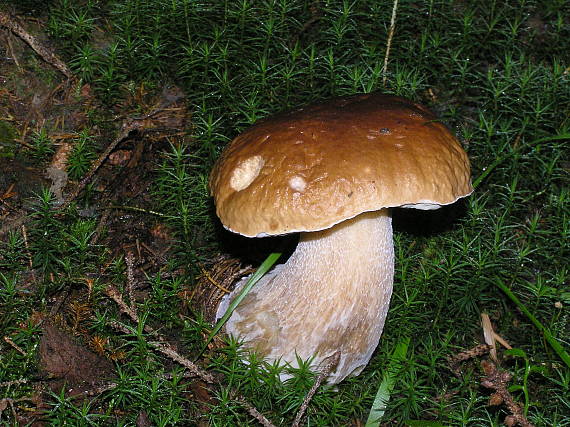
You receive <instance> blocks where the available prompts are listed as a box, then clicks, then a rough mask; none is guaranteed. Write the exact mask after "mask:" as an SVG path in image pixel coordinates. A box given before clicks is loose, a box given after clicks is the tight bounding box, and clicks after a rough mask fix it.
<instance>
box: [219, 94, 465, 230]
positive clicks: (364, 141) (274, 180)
mask: <svg viewBox="0 0 570 427" xmlns="http://www.w3.org/2000/svg"><path fill="white" fill-rule="evenodd" d="M210 189H211V193H212V195H213V197H214V200H215V203H216V210H217V214H218V216H219V218H220V219H221V221H222V223H223V224H224V226H225V227H226V228H228V229H229V230H231V231H234V232H236V233H239V234H242V235H245V236H249V237H254V236H264V235H278V234H285V233H291V232H299V231H316V230H323V229H326V228H329V227H331V226H333V225H335V224H337V223H339V222H342V221H344V220H346V219H349V218H352V217H354V216H356V215H358V214H360V213H363V212H367V211H375V210H379V209H382V208H386V207H395V206H406V207H414V206H412V205H415V207H418V208H420V209H429V208H435V207H438V206H439V205H446V204H450V203H453V202H455V201H456V200H457V199H459V198H461V197H464V196H467V195H469V194H470V193H471V192H472V191H473V189H472V186H471V181H470V173H469V160H468V158H467V155H466V154H465V152H464V151H463V149H462V148H461V146H460V145H459V142H458V141H457V140H456V138H455V137H454V136H453V134H452V133H451V132H450V131H449V129H448V128H447V127H445V126H444V125H443V124H442V123H440V122H438V121H437V118H436V117H435V115H434V114H433V113H432V112H430V111H429V110H428V109H426V108H425V107H423V106H421V105H419V104H415V103H413V102H411V101H409V100H407V99H404V98H400V97H396V96H389V95H381V94H361V95H354V96H348V97H342V98H334V99H332V100H329V101H325V102H322V103H317V104H313V105H309V106H306V107H303V108H298V109H296V110H292V111H289V112H286V113H282V114H279V115H276V116H273V117H270V118H267V119H265V120H262V121H260V122H258V123H257V124H255V125H254V126H252V127H251V128H249V129H248V130H246V131H245V132H244V133H242V134H241V135H239V136H238V137H237V138H235V139H234V140H233V141H232V142H231V143H230V144H229V146H228V147H227V148H226V149H225V151H224V153H223V154H222V156H221V158H220V159H219V160H218V162H217V163H216V165H215V166H214V169H213V170H212V173H211V175H210Z"/></svg>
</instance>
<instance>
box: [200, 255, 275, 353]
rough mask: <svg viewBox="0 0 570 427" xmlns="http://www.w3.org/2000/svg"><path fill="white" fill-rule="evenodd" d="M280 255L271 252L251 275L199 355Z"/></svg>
mask: <svg viewBox="0 0 570 427" xmlns="http://www.w3.org/2000/svg"><path fill="white" fill-rule="evenodd" d="M280 256H281V253H277V252H274V253H272V254H270V255H269V256H268V257H267V258H266V259H265V261H263V263H262V264H261V265H260V266H259V268H258V269H257V270H256V271H255V273H253V274H252V275H251V277H250V278H249V280H248V281H247V283H246V284H245V286H244V287H243V289H242V290H241V292H240V293H239V295H238V296H237V297H236V298H234V300H233V301H232V302H231V304H230V306H229V307H228V310H227V311H226V313H225V314H224V315H223V316H222V318H221V319H220V320H218V323H216V326H215V327H214V329H213V330H212V332H211V333H210V336H208V339H207V340H206V343H205V344H204V346H203V347H202V349H201V350H200V353H199V354H198V357H200V356H201V355H202V353H203V352H204V350H205V349H206V347H207V346H208V344H210V342H212V340H213V339H214V336H216V334H217V333H218V332H219V331H220V329H222V327H223V326H224V325H225V324H226V322H227V321H228V319H229V318H230V316H231V315H232V313H233V312H234V310H235V309H236V307H237V306H238V304H239V303H240V302H241V301H242V300H243V299H244V298H245V296H246V295H247V294H248V293H249V291H250V290H251V288H253V285H255V284H256V283H257V282H258V281H259V279H261V278H262V277H263V276H264V275H265V273H267V272H268V271H269V269H270V268H271V267H273V264H275V263H276V262H277V260H278V259H279V257H280Z"/></svg>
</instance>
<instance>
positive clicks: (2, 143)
mask: <svg viewBox="0 0 570 427" xmlns="http://www.w3.org/2000/svg"><path fill="white" fill-rule="evenodd" d="M17 135H18V133H17V132H16V129H15V128H14V126H12V125H11V124H10V123H8V122H6V121H4V120H0V157H14V148H15V145H16V141H15V140H16V136H17Z"/></svg>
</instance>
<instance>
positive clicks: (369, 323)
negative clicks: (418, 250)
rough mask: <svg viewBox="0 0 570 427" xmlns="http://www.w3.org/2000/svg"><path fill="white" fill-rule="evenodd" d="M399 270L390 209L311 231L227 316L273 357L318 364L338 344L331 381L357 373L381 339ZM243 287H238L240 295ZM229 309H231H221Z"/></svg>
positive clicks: (252, 344)
mask: <svg viewBox="0 0 570 427" xmlns="http://www.w3.org/2000/svg"><path fill="white" fill-rule="evenodd" d="M393 276H394V244H393V240H392V221H391V217H390V213H389V211H388V210H387V209H383V210H381V211H377V212H367V213H364V214H361V215H359V216H357V217H355V218H352V219H350V220H347V221H344V222H342V223H340V224H337V225H335V226H334V227H332V228H330V229H327V230H324V231H319V232H312V233H303V234H301V238H300V241H299V244H298V246H297V248H296V250H295V252H294V253H293V255H291V257H290V258H289V260H288V261H287V262H286V263H285V264H283V265H281V266H277V267H276V268H275V269H274V270H273V271H272V272H270V273H269V274H267V275H266V276H265V277H264V278H263V279H262V280H261V281H260V282H259V283H257V284H256V285H255V286H254V288H253V289H252V290H251V291H250V293H249V294H248V295H247V296H246V298H244V300H243V301H242V302H241V304H240V305H239V306H238V307H237V308H236V310H235V311H234V313H233V314H232V316H231V317H230V319H229V320H228V322H227V324H226V331H227V332H228V333H229V334H232V335H234V336H237V337H240V338H242V339H243V340H244V342H245V343H246V346H248V347H249V348H251V349H254V350H255V351H257V352H259V353H260V354H261V355H263V356H264V357H266V358H267V359H268V360H269V361H274V360H278V359H281V361H283V362H288V363H290V364H291V365H293V366H296V365H297V357H296V356H297V355H298V356H299V357H300V358H301V359H303V360H306V359H308V358H310V357H313V356H314V359H313V361H312V364H313V366H315V367H318V366H319V365H321V364H322V363H323V362H324V361H325V359H327V358H328V357H330V356H332V355H333V354H334V353H335V352H336V351H340V352H341V356H340V361H339V363H338V365H337V368H336V370H335V371H334V372H332V373H331V375H330V377H329V379H328V381H329V383H338V382H340V381H342V380H343V379H344V378H345V377H346V376H348V375H351V374H352V375H357V374H358V373H360V371H361V370H362V369H363V368H364V367H365V366H366V364H367V363H368V361H369V360H370V357H371V356H372V353H373V352H374V349H375V348H376V346H377V345H378V341H379V339H380V335H381V334H382V329H383V327H384V320H385V319H386V314H387V312H388V306H389V303H390V296H391V294H392V283H393ZM239 288H240V287H239V286H238V288H237V289H236V291H234V293H233V294H232V295H230V299H231V298H233V296H234V295H235V293H236V292H239V290H240V289H239ZM221 311H222V313H219V314H220V315H221V314H223V312H224V311H225V309H222V310H221Z"/></svg>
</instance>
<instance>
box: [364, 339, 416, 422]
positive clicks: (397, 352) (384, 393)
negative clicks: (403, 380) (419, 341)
mask: <svg viewBox="0 0 570 427" xmlns="http://www.w3.org/2000/svg"><path fill="white" fill-rule="evenodd" d="M409 344H410V338H404V339H403V340H402V341H400V342H399V343H398V345H396V348H395V349H394V352H393V353H392V356H390V363H389V365H388V368H387V369H386V372H384V376H383V377H382V382H381V383H380V387H378V392H377V393H376V397H375V398H374V402H373V403H372V407H371V408H370V415H368V420H366V426H365V427H378V426H380V420H381V419H382V417H383V416H384V412H385V410H386V405H387V404H388V401H389V400H390V395H391V394H392V390H393V389H394V384H395V383H396V375H397V374H398V371H399V370H400V367H401V366H402V361H403V360H404V358H405V357H406V353H407V352H408V346H409Z"/></svg>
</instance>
